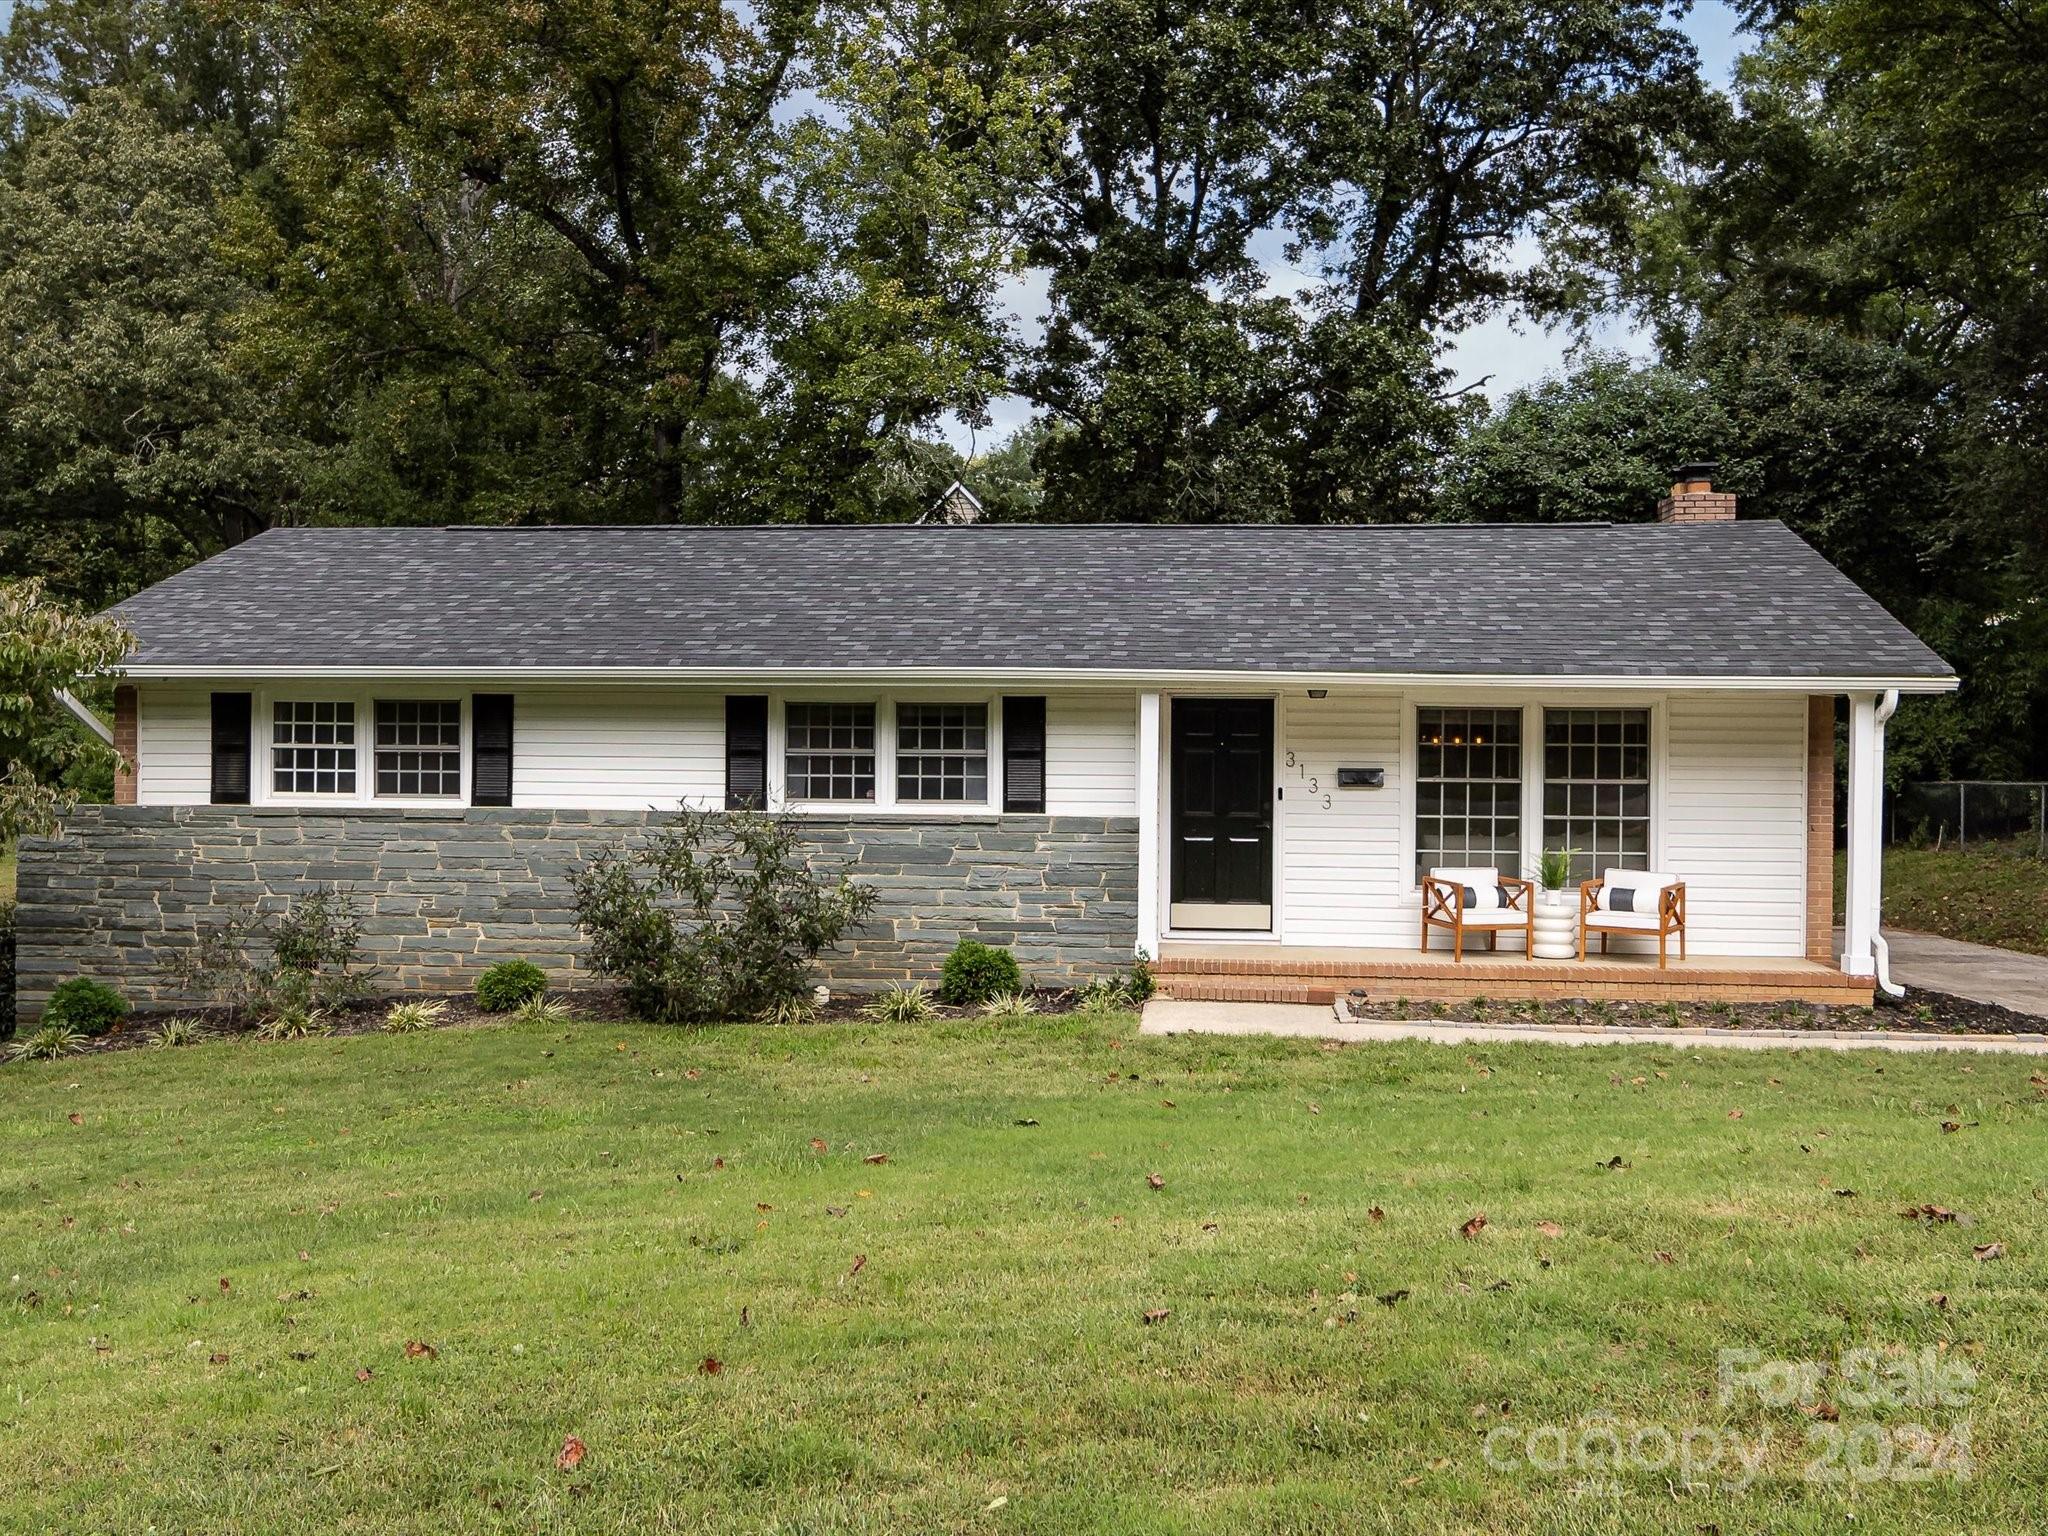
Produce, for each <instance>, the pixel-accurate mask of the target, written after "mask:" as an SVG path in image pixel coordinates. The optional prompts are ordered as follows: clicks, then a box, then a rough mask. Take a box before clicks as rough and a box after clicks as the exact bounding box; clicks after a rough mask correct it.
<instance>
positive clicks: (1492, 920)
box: [1463, 907, 1529, 928]
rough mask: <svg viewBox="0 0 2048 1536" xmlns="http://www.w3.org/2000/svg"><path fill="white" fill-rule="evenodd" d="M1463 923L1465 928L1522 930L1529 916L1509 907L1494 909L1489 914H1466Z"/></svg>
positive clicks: (1526, 924)
mask: <svg viewBox="0 0 2048 1536" xmlns="http://www.w3.org/2000/svg"><path fill="white" fill-rule="evenodd" d="M1463 921H1464V925H1465V926H1466V927H1467V928H1524V927H1527V926H1528V922H1529V914H1528V913H1526V912H1518V911H1515V910H1514V909H1513V908H1511V907H1495V908H1494V909H1493V910H1492V911H1490V912H1467V913H1466V914H1465V915H1464V919H1463Z"/></svg>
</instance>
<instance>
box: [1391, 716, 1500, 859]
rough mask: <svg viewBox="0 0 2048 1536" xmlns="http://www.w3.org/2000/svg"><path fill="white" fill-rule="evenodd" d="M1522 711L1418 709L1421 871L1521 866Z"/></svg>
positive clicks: (1417, 825) (1417, 821)
mask: <svg viewBox="0 0 2048 1536" xmlns="http://www.w3.org/2000/svg"><path fill="white" fill-rule="evenodd" d="M1522 846H1523V838H1522V711H1521V710H1520V709H1519V708H1506V709H1495V708H1485V707H1469V708H1468V707H1457V708H1439V707H1435V706H1425V707H1422V708H1418V709H1417V710H1416V712H1415V878H1416V880H1417V881H1418V882H1419V881H1420V880H1421V879H1422V877H1423V876H1424V875H1426V874H1428V873H1429V871H1430V869H1431V868H1432V867H1435V866H1439V865H1453V866H1456V865H1467V866H1469V865H1483V864H1491V865H1492V866H1493V867H1494V868H1495V869H1498V870H1499V871H1500V872H1501V873H1502V874H1504V875H1519V874H1521V873H1522V860H1523V854H1522Z"/></svg>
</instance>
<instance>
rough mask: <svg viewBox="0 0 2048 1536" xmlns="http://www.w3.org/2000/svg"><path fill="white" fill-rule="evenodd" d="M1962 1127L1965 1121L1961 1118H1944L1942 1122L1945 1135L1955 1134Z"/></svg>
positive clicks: (1942, 1132) (1942, 1130) (1942, 1131)
mask: <svg viewBox="0 0 2048 1536" xmlns="http://www.w3.org/2000/svg"><path fill="white" fill-rule="evenodd" d="M1962 1128H1963V1123H1962V1121H1960V1120H1944V1121H1942V1122H1941V1134H1942V1135H1944V1136H1953V1135H1955V1133H1956V1132H1957V1131H1960V1130H1961V1129H1962Z"/></svg>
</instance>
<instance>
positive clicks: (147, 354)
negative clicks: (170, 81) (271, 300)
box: [0, 87, 292, 600]
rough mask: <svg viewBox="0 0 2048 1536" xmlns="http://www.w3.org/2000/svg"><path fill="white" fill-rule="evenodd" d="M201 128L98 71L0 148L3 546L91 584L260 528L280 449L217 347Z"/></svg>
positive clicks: (58, 576) (218, 269) (225, 311)
mask: <svg viewBox="0 0 2048 1536" xmlns="http://www.w3.org/2000/svg"><path fill="white" fill-rule="evenodd" d="M236 185H237V183H236V178H235V174H234V171H233V168H232V166H231V165H230V164H229V161H228V159H227V156H226V155H225V153H224V152H223V151H222V150H221V149H220V148H219V147H218V145H217V144H216V143H215V142H214V140H213V139H212V138H211V137H210V136H207V135H203V134H200V133H196V132H193V131H190V130H176V129H167V128H165V127H164V126H163V123H162V121H161V117H160V115H159V114H158V113H157V112H156V111H155V109H154V108H153V107H152V106H151V105H150V104H149V102H148V101H147V100H145V99H144V96H143V94H142V93H139V92H137V91H135V90H131V89H128V88H125V87H123V88H114V87H109V88H104V89H101V90H97V91H94V92H92V93H90V94H89V95H88V96H87V98H86V99H85V100H84V101H83V103H82V104H80V105H79V106H78V107H77V108H76V109H75V110H74V111H72V112H70V113H69V114H67V115H64V116H62V117H59V118H55V119H53V120H52V121H50V122H49V123H47V124H45V125H43V126H41V127H40V128H38V130H37V131H35V132H34V133H32V134H31V135H30V136H29V137H28V138H27V139H26V140H25V141H24V142H22V143H20V144H19V145H18V146H17V147H16V148H15V149H14V151H13V152H12V153H11V154H10V155H9V156H8V157H7V159H6V160H5V162H4V166H0V331H4V334H5V335H6V336H7V337H8V343H9V344H8V346H7V348H6V349H5V350H4V351H0V421H4V423H5V440H4V446H0V562H4V563H5V565H6V566H7V567H8V568H9V569H11V570H14V571H18V572H40V573H45V574H47V575H48V576H49V577H50V579H51V580H52V581H53V582H54V583H56V584H57V585H58V586H59V587H60V588H62V589H63V590H66V591H69V592H71V593H74V594H76V595H78V596H82V597H86V598H90V599H94V600H103V599H107V598H110V597H114V596H119V595H121V594H122V593H124V592H126V591H129V590H132V588H133V587H134V586H136V585H138V584H140V583H141V582H144V581H149V580H154V579H156V578H157V577H159V576H161V575H165V574H168V573H169V571H171V570H173V569H176V568H177V566H179V565H181V564H184V563H186V562H187V561H189V560H191V559H192V558H195V557H196V556H198V555H203V554H207V553H211V552H212V551H213V550H216V549H219V548H221V547H222V546H224V545H226V544H231V543H234V542H236V541H237V540H239V539H242V538H246V537H247V536H248V535H250V534H251V533H253V532H256V531H258V530H260V529H262V528H263V527H266V526H267V525H268V523H269V521H270V519H271V518H272V517H273V516H275V515H277V513H278V512H279V510H280V509H281V508H282V507H284V506H286V505H288V503H289V500H290V483H291V457H292V449H291V446H290V442H289V440H288V439H287V438H283V437H280V435H279V434H278V433H277V431H276V430H275V422H274V418H273V413H272V411H271V408H270V402H269V401H268V400H266V399H265V398H264V397H263V396H262V395H261V394H260V393H259V392H257V391H256V390H254V389H253V388H252V387H251V386H250V384H249V382H248V380H247V379H246V378H245V377H243V376H242V375H241V374H240V372H239V371H238V370H237V368H236V367H235V365H234V362H233V352H234V348H235V345H236V336H237V328H238V326H239V324H240V322H241V319H242V317H243V316H244V314H245V313H246V312H247V310H248V308H249V306H250V305H251V303H252V302H253V300H254V298H255V295H254V292H253V290H252V289H251V288H250V287H249V286H248V285H247V284H245V283H244V282H242V281H241V280H240V279H239V278H238V277H237V275H236V274H235V273H234V272H233V271H232V270H231V268H230V267H229V266H228V264H227V263H226V262H225V261H224V259H223V258H222V256H221V254H220V239H221V235H222V232H223V229H224V227H225V221H226V218H227V211H226V210H227V203H228V200H229V199H231V198H232V197H233V196H234V195H235V191H236Z"/></svg>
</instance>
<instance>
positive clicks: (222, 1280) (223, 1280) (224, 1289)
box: [220, 1275, 230, 1295]
mask: <svg viewBox="0 0 2048 1536" xmlns="http://www.w3.org/2000/svg"><path fill="white" fill-rule="evenodd" d="M220 1288H221V1293H222V1294H223V1295H225V1294H226V1293H227V1292H228V1290H229V1289H230V1287H229V1285H228V1277H227V1276H226V1275H222V1276H221V1277H220Z"/></svg>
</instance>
